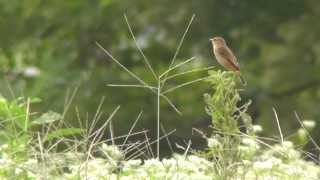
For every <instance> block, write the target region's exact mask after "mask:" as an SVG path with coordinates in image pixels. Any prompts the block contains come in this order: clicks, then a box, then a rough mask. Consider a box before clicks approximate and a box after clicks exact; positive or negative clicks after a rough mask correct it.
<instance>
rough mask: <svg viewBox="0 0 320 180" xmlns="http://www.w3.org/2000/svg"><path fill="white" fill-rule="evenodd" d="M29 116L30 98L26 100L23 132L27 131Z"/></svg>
mask: <svg viewBox="0 0 320 180" xmlns="http://www.w3.org/2000/svg"><path fill="white" fill-rule="evenodd" d="M29 116H30V98H28V99H27V108H26V119H25V122H24V131H25V132H27V131H28V123H29Z"/></svg>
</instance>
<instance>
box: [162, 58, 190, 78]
mask: <svg viewBox="0 0 320 180" xmlns="http://www.w3.org/2000/svg"><path fill="white" fill-rule="evenodd" d="M193 60H196V58H195V57H191V58H189V59H187V60H185V61H183V62H182V63H179V64H177V65H175V66H173V67H171V68H170V69H168V70H166V71H165V72H163V73H162V74H161V75H160V78H162V77H163V76H166V75H167V74H168V73H169V72H170V71H172V70H174V69H177V68H179V67H180V66H183V65H185V64H187V63H189V62H191V61H193ZM165 79H166V78H165Z"/></svg>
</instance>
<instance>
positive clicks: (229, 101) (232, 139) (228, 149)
mask: <svg viewBox="0 0 320 180" xmlns="http://www.w3.org/2000/svg"><path fill="white" fill-rule="evenodd" d="M238 80H239V79H238V76H237V75H236V74H234V73H233V72H227V71H209V78H208V80H207V82H208V83H209V84H210V85H211V87H212V91H213V92H212V94H205V95H204V101H205V102H206V111H207V113H208V114H209V115H210V116H211V119H212V120H211V121H212V125H211V126H212V128H213V130H214V131H213V133H212V137H211V138H210V139H209V140H208V146H209V152H208V153H207V156H209V157H210V158H213V159H215V161H216V163H217V164H219V166H218V167H219V168H218V169H216V171H217V174H219V173H221V176H222V177H225V178H226V177H228V176H231V175H232V174H233V173H235V172H236V171H235V169H236V168H230V166H231V165H232V164H234V163H236V162H238V161H239V160H240V159H241V158H243V157H242V154H241V152H240V151H239V147H240V145H241V143H242V142H241V141H242V139H243V138H242V137H241V132H240V127H241V126H240V125H241V124H243V126H244V128H245V129H246V132H247V134H248V135H250V136H254V132H253V128H252V120H251V117H250V116H249V115H248V114H247V112H246V111H247V109H248V107H249V105H250V101H249V102H247V103H245V104H243V105H241V104H240V102H241V97H240V94H239V91H240V90H239V89H238V86H239V84H238V83H237V82H238ZM221 168H222V169H223V170H222V171H221Z"/></svg>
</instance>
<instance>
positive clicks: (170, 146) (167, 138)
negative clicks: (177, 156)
mask: <svg viewBox="0 0 320 180" xmlns="http://www.w3.org/2000/svg"><path fill="white" fill-rule="evenodd" d="M161 130H162V133H163V134H167V132H166V130H165V129H164V127H163V124H162V123H161ZM166 140H167V143H168V145H169V148H170V151H171V153H174V152H173V148H172V145H171V142H170V140H169V137H168V136H167V137H166Z"/></svg>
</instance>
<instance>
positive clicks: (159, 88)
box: [157, 78, 161, 160]
mask: <svg viewBox="0 0 320 180" xmlns="http://www.w3.org/2000/svg"><path fill="white" fill-rule="evenodd" d="M160 96H161V80H160V78H159V80H158V89H157V159H158V160H159V154H160Z"/></svg>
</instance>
